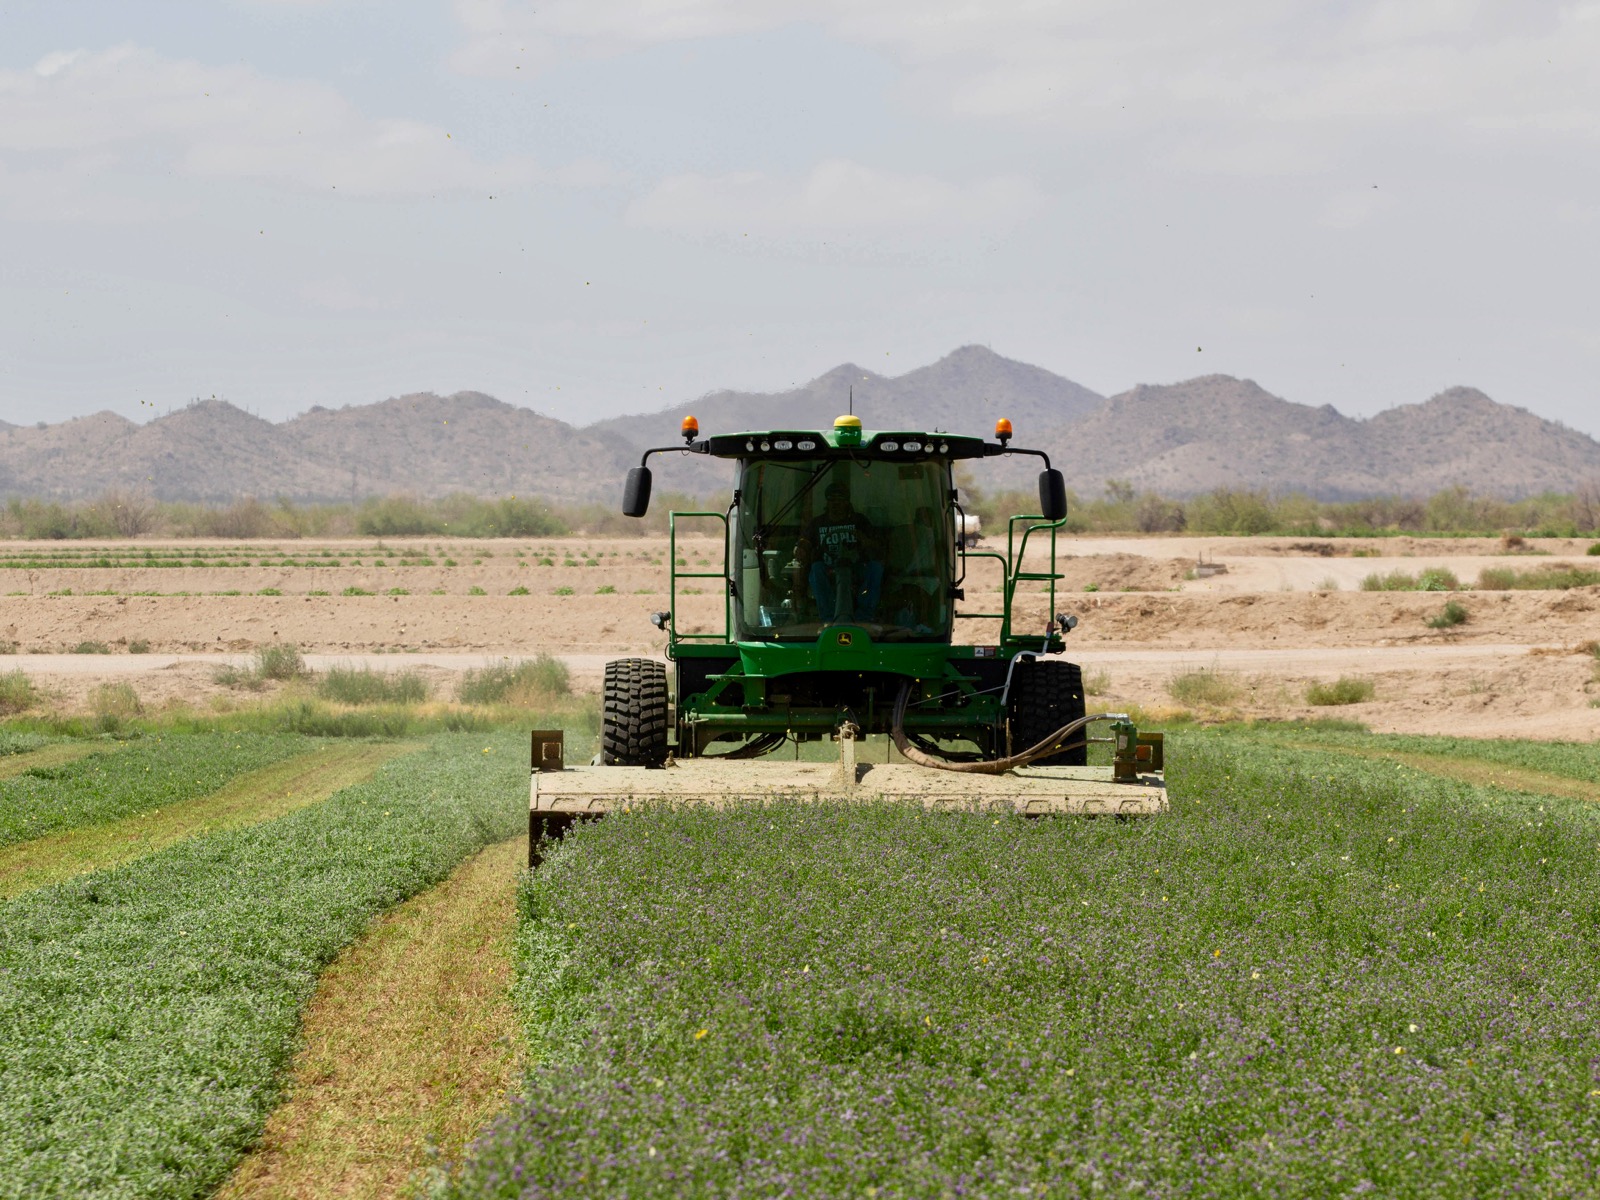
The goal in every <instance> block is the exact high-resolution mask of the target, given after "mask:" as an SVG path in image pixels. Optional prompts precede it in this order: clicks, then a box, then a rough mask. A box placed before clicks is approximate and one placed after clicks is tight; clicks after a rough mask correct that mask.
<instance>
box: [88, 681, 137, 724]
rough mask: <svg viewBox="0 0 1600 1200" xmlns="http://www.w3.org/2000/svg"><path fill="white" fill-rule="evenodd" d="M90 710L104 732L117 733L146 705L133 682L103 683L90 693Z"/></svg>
mask: <svg viewBox="0 0 1600 1200" xmlns="http://www.w3.org/2000/svg"><path fill="white" fill-rule="evenodd" d="M89 711H90V712H92V713H94V717H95V723H96V724H97V725H98V726H99V727H100V729H101V730H102V731H103V732H105V733H115V732H116V731H117V730H119V729H121V728H122V727H123V726H124V725H126V724H127V723H128V722H129V721H131V720H132V719H133V718H134V717H137V716H138V715H139V714H140V713H142V712H144V705H143V704H142V703H141V702H140V700H139V693H138V692H136V691H135V690H134V688H133V685H132V684H131V683H122V682H118V683H102V684H98V685H96V686H95V688H94V689H93V690H92V691H90V693H89Z"/></svg>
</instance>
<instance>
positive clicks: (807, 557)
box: [795, 480, 883, 625]
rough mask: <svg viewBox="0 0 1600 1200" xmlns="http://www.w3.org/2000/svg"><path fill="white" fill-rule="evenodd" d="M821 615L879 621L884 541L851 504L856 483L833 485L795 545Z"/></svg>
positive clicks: (825, 618)
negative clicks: (851, 490) (821, 510)
mask: <svg viewBox="0 0 1600 1200" xmlns="http://www.w3.org/2000/svg"><path fill="white" fill-rule="evenodd" d="M795 557H796V558H797V559H798V560H799V563H800V567H801V569H802V570H803V571H804V572H805V579H806V581H807V582H808V583H809V584H810V586H811V597H812V599H814V600H815V601H816V603H817V616H818V618H819V619H820V620H821V621H822V623H823V624H824V625H827V624H830V623H832V622H834V621H875V620H877V613H878V597H879V593H880V592H881V591H882V589H883V539H882V537H881V536H880V535H879V533H878V531H877V529H875V528H874V527H873V524H872V522H871V521H869V520H867V518H866V517H864V516H862V515H861V514H860V513H858V512H857V511H856V510H855V507H854V505H852V504H851V502H850V485H849V484H848V483H845V482H844V481H843V480H839V481H836V482H834V483H830V484H829V485H828V491H827V507H826V508H824V510H823V512H822V515H821V516H819V517H817V518H816V519H815V520H814V521H812V522H811V524H810V525H808V526H806V530H805V533H804V534H803V535H802V536H801V538H800V542H799V544H798V545H797V546H796V547H795Z"/></svg>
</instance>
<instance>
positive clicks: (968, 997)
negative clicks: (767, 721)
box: [435, 734, 1600, 1198]
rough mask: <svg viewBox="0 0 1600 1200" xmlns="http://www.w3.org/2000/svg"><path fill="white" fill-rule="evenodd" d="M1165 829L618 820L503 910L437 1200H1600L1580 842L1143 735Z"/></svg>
mask: <svg viewBox="0 0 1600 1200" xmlns="http://www.w3.org/2000/svg"><path fill="white" fill-rule="evenodd" d="M1172 761H1173V762H1174V763H1175V764H1176V765H1175V767H1174V769H1173V771H1172V772H1171V783H1172V789H1173V795H1174V806H1173V811H1172V812H1171V813H1170V814H1168V815H1167V816H1164V817H1162V818H1160V819H1155V820H1146V821H1137V822H1128V823H1119V822H1116V821H1110V820H1101V821H1088V820H1054V821H1038V822H1029V821H1023V820H1018V819H1014V818H1005V819H1000V820H998V821H997V820H995V819H994V818H992V817H989V816H983V815H979V814H976V813H965V814H950V813H945V814H927V813H923V812H921V811H918V810H912V809H907V808H899V807H893V806H890V805H882V804H879V805H863V806H856V807H834V808H825V807H821V806H802V805H795V804H774V805H765V806H762V805H756V804H752V805H749V806H746V807H742V808H738V809H735V810H733V811H731V812H723V813H711V812H697V811H679V812H668V811H651V812H645V813H637V814H631V815H627V816H622V817H613V818H609V819H607V820H606V821H604V822H601V823H599V824H597V825H594V826H588V827H584V828H582V829H581V830H579V831H577V832H576V833H575V834H574V835H573V836H572V837H571V838H570V839H569V840H568V842H567V843H565V844H564V845H563V846H561V847H560V848H559V850H558V851H557V852H556V853H555V854H554V855H553V856H552V857H551V858H550V859H549V860H548V862H547V863H546V865H545V866H544V867H542V868H541V869H540V870H539V871H538V872H537V873H536V874H535V875H534V876H532V877H531V879H530V881H529V883H528V884H527V886H526V888H525V889H524V894H523V903H524V906H525V911H524V921H523V925H522V934H521V937H522V942H521V954H520V959H521V961H520V966H519V984H518V987H519V1001H520V1003H521V1005H522V1008H523V1012H524V1015H525V1018H526V1021H527V1025H528V1030H529V1036H530V1044H531V1050H532V1057H533V1059H534V1061H535V1066H534V1067H533V1068H532V1070H531V1071H530V1073H529V1076H528V1080H527V1086H526V1094H525V1095H524V1097H523V1098H521V1099H519V1100H518V1101H516V1102H515V1103H514V1104H513V1105H512V1106H511V1108H510V1109H509V1110H508V1111H507V1112H506V1113H505V1114H504V1116H503V1117H502V1118H501V1119H500V1120H499V1121H497V1122H496V1123H495V1124H494V1125H493V1126H492V1127H491V1128H490V1129H489V1130H488V1131H487V1132H486V1133H485V1134H484V1135H483V1137H482V1138H481V1139H480V1140H479V1142H478V1143H477V1144H476V1145H475V1146H474V1147H473V1148H472V1149H471V1150H470V1152H469V1154H468V1156H467V1159H466V1161H465V1162H464V1163H462V1164H459V1165H458V1166H457V1168H456V1170H455V1173H454V1174H453V1176H452V1177H451V1178H450V1179H449V1180H448V1181H443V1182H440V1183H438V1184H436V1186H435V1191H436V1193H437V1194H438V1195H440V1196H450V1197H462V1198H467V1197H473V1198H478V1197H544V1196H571V1195H595V1196H657V1195H661V1196H667V1195H672V1196H680V1195H681V1196H695V1195H706V1196H829V1197H832V1196H875V1197H891V1196H894V1197H900V1196H905V1197H923V1196H942V1195H952V1196H1002V1195H1003V1196H1017V1195H1049V1196H1079V1195H1082V1196H1089V1195H1101V1194H1124V1193H1126V1194H1139V1195H1142V1196H1160V1197H1186V1196H1246V1195H1274V1196H1343V1195H1358V1194H1363V1193H1367V1192H1370V1193H1373V1194H1375V1195H1381V1196H1385V1197H1394V1196H1408V1197H1409V1196H1438V1197H1460V1196H1488V1195H1506V1194H1512V1193H1520V1194H1524V1195H1540V1196H1557V1195H1560V1196H1566V1195H1570V1196H1579V1195H1592V1194H1594V1193H1595V1192H1596V1191H1597V1189H1600V1177H1597V1168H1600V1028H1597V1026H1596V1021H1595V1008H1596V1005H1597V1003H1600V953H1597V950H1600V945H1597V940H1600V879H1597V875H1596V872H1595V870H1594V865H1593V864H1594V862H1595V854H1596V850H1597V848H1600V814H1597V813H1596V812H1594V811H1593V810H1592V806H1585V805H1584V804H1582V803H1580V802H1572V801H1560V800H1553V799H1548V798H1537V797H1523V796H1514V795H1507V794H1504V793H1491V792H1487V791H1483V790H1479V789H1474V788H1471V787H1467V786H1465V785H1460V784H1454V783H1450V782H1446V781H1442V780H1432V779H1429V778H1427V777H1422V776H1419V775H1417V774H1416V773H1414V772H1409V771H1403V770H1401V769H1398V768H1394V767H1393V766H1392V765H1391V764H1387V763H1372V762H1365V761H1353V760H1349V759H1343V758H1339V757H1337V756H1333V755H1325V754H1309V753H1305V752H1289V751H1285V750H1282V749H1274V748H1272V747H1270V746H1267V745H1263V744H1260V743H1258V742H1256V741H1252V740H1251V739H1248V738H1245V737H1233V736H1223V735H1217V734H1207V735H1187V736H1183V737H1181V738H1175V739H1174V745H1173V752H1172Z"/></svg>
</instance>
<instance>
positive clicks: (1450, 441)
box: [0, 346, 1600, 503]
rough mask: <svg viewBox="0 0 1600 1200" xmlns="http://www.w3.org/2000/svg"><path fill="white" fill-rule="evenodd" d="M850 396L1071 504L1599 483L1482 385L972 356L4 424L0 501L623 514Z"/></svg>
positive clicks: (1592, 451)
mask: <svg viewBox="0 0 1600 1200" xmlns="http://www.w3.org/2000/svg"><path fill="white" fill-rule="evenodd" d="M852 389H853V391H854V403H855V411H856V412H857V413H858V414H860V415H861V417H862V419H863V420H864V421H865V422H866V424H867V426H868V427H869V428H879V429H895V428H899V429H918V428H923V429H944V430H949V431H952V432H972V433H984V434H987V433H989V432H990V431H991V430H992V429H993V428H994V421H995V419H996V418H997V417H1002V416H1004V417H1009V418H1010V419H1011V421H1012V423H1013V424H1014V425H1015V427H1016V429H1017V442H1018V443H1019V444H1023V445H1028V446H1033V447H1038V448H1040V449H1043V450H1046V451H1048V452H1049V453H1050V455H1051V456H1052V458H1053V459H1054V460H1055V462H1056V465H1058V466H1060V467H1061V468H1062V469H1063V470H1064V471H1065V473H1066V475H1067V479H1068V483H1069V486H1071V487H1072V488H1073V489H1074V490H1076V491H1077V492H1078V493H1079V494H1080V495H1095V494H1098V492H1099V490H1100V488H1101V487H1102V486H1103V485H1104V483H1105V481H1106V480H1108V479H1123V480H1127V481H1128V482H1129V483H1131V484H1132V485H1133V486H1134V487H1135V488H1138V489H1140V490H1144V489H1149V490H1152V491H1158V492H1161V493H1163V494H1165V495H1169V496H1185V495H1193V494H1195V493H1198V492H1204V491H1209V490H1210V489H1212V488H1215V487H1222V486H1230V487H1251V488H1264V489H1267V490H1270V491H1277V492H1284V491H1301V492H1306V493H1309V494H1311V495H1314V496H1317V497H1320V498H1323V499H1342V498H1353V497H1358V496H1369V495H1383V494H1388V495H1424V494H1428V493H1431V492H1434V491H1437V490H1439V489H1441V488H1445V487H1449V486H1453V485H1457V484H1460V485H1464V486H1466V487H1469V488H1471V489H1473V490H1474V491H1479V492H1486V493H1495V494H1500V495H1508V496H1520V495H1528V494H1532V493H1537V492H1541V491H1546V490H1552V491H1572V490H1575V489H1576V488H1578V487H1579V486H1581V485H1584V484H1587V483H1593V482H1595V481H1600V442H1596V441H1595V440H1594V439H1593V438H1590V437H1588V436H1586V435H1584V434H1582V433H1578V432H1576V431H1574V430H1571V429H1568V428H1566V427H1565V426H1563V425H1560V424H1557V423H1555V422H1551V421H1546V420H1544V419H1542V418H1540V417H1537V416H1535V415H1534V414H1532V413H1530V412H1527V411H1526V410H1524V409H1520V408H1513V407H1511V406H1509V405H1504V404H1499V403H1496V402H1495V401H1494V400H1491V399H1490V398H1489V397H1488V396H1485V395H1484V394H1483V393H1482V392H1480V391H1477V390H1475V389H1473V388H1466V387H1456V388H1451V389H1449V390H1448V391H1445V392H1441V393H1440V394H1439V395H1437V396H1434V397H1433V398H1432V399H1430V400H1427V401H1426V402H1424V403H1420V404H1408V405H1401V406H1399V407H1397V408H1393V409H1389V410H1388V411H1386V412H1382V413H1379V414H1378V415H1377V416H1375V417H1371V418H1368V419H1365V420H1362V419H1356V418H1351V417H1346V416H1344V415H1342V414H1340V413H1339V412H1338V411H1336V410H1335V409H1334V408H1332V407H1331V406H1327V405H1324V406H1322V407H1320V408H1313V407H1311V406H1309V405H1304V404H1295V403H1292V402H1291V401H1288V400H1284V399H1281V398H1280V397H1277V396H1274V395H1272V394H1271V393H1270V392H1267V391H1265V390H1264V389H1262V388H1261V387H1259V386H1257V385H1256V384H1255V383H1254V382H1252V381H1251V380H1248V379H1243V380H1242V379H1234V378H1232V377H1231V376H1227V375H1207V376H1202V377H1200V378H1198V379H1190V380H1186V381H1185V382H1183V383H1174V384H1165V385H1160V386H1150V385H1140V386H1138V387H1135V388H1132V389H1131V390H1129V391H1125V392H1121V393H1119V394H1118V395H1115V396H1111V397H1109V398H1107V397H1104V396H1101V395H1099V394H1097V393H1095V392H1092V391H1090V390H1089V389H1088V388H1085V387H1083V386H1081V385H1079V384H1077V383H1074V382H1072V381H1071V380H1070V379H1065V378H1063V377H1061V376H1059V375H1054V374H1052V373H1051V372H1049V371H1046V370H1043V369H1041V368H1039V367H1034V366H1029V365H1028V364H1026V363H1020V362H1015V361H1013V360H1011V359H1007V358H1004V357H1002V356H1000V355H998V354H995V353H993V352H992V351H990V350H987V349H985V348H983V347H981V346H965V347H962V348H961V349H959V350H956V351H955V352H953V353H951V354H949V355H947V356H946V357H944V358H942V359H940V360H939V361H938V362H936V363H933V364H931V365H929V366H926V367H919V368H917V369H916V370H914V371H910V372H908V373H906V374H904V375H898V376H892V377H891V376H884V375H879V374H876V373H875V372H873V371H870V370H866V369H864V368H861V367H857V366H855V365H854V364H850V363H846V364H844V365H842V366H839V367H835V368H834V369H833V370H831V371H829V372H827V373H826V374H824V375H821V376H818V377H817V378H816V379H814V380H812V381H811V382H810V383H807V384H805V385H803V386H802V387H799V388H795V389H793V390H791V391H787V392H779V393H754V392H732V391H723V392H712V393H710V394H708V395H706V396H703V397H701V398H700V399H698V400H695V401H692V402H688V403H684V404H679V405H676V406H674V407H672V408H669V409H666V410H663V411H658V412H653V413H644V414H639V415H635V416H625V417H614V418H611V419H608V420H605V421H600V422H597V423H595V424H592V425H587V426H581V427H580V426H574V425H571V424H568V423H567V422H565V421H559V420H556V419H555V418H553V417H547V416H543V415H541V414H539V413H536V412H534V411H532V410H531V409H527V408H519V407H516V406H514V405H510V404H506V403H503V402H502V401H499V400H496V399H494V398H493V397H492V396H486V395H484V394H482V393H481V392H457V393H455V394H454V395H450V396H438V395H434V394H432V393H419V394H416V395H408V396H400V397H396V398H393V399H389V400H384V401H382V402H380V403H376V404H363V405H351V406H346V407H344V408H340V409H328V408H321V407H316V408H312V409H311V410H310V411H308V412H305V413H303V414H301V415H300V416H298V417H295V418H293V419H292V420H288V421H283V422H279V423H274V422H270V421H265V420H262V419H261V418H259V417H255V416H252V415H250V414H249V413H246V412H244V411H243V410H241V409H239V408H236V407H234V406H233V405H231V404H228V403H226V402H224V401H219V400H205V401H198V402H196V403H193V404H190V405H189V406H187V407H185V408H183V409H180V410H178V411H176V412H173V413H170V414H169V415H167V416H163V417H158V418H156V419H154V420H151V421H149V422H147V423H146V424H143V425H139V424H135V423H134V422H132V421H129V420H127V419H126V418H124V417H121V416H118V415H116V414H115V413H111V412H101V413H96V414H94V415H93V416H87V417H79V418H75V419H73V420H69V421H63V422H60V423H59V424H55V425H44V426H15V425H8V424H7V423H5V422H4V421H0V497H11V496H21V497H39V498H49V499H80V498H86V497H91V496H97V495H100V494H103V493H105V492H108V491H113V490H122V491H132V492H139V493H144V494H148V495H150V496H153V497H155V498H157V499H163V500H194V501H226V500H232V499H236V498H239V497H242V496H262V497H272V496H283V497H286V498H289V499H293V500H299V501H308V500H348V499H351V498H352V497H357V498H360V497H365V496H370V495H382V494H389V493H395V492H408V493H413V494H417V495H423V496H437V495H443V494H446V493H450V492H473V493H476V494H479V495H507V494H514V495H532V496H542V497H545V498H547V499H550V500H556V501H562V502H569V503H570V502H576V501H593V500H599V501H603V502H607V503H611V502H614V501H615V500H616V498H617V494H618V492H619V490H620V485H621V479H622V476H623V473H624V472H625V471H626V469H627V468H628V467H629V466H631V465H633V464H634V463H636V462H637V461H638V456H639V452H640V450H641V449H643V448H644V447H646V446H664V445H674V444H677V441H678V437H677V433H678V425H679V422H680V420H681V419H682V417H683V416H684V415H686V414H687V413H690V412H692V413H694V414H695V415H696V416H697V417H698V418H699V420H700V427H701V429H702V430H703V431H704V432H706V433H711V432H718V431H728V430H740V429H762V428H774V427H777V428H790V429H795V428H815V427H825V426H827V425H830V424H831V423H832V421H833V418H834V417H835V416H837V415H838V414H839V413H840V412H843V411H844V409H845V407H846V405H847V404H848V403H849V396H850V393H851V391H852ZM658 461H659V468H660V469H659V470H658V471H657V487H658V488H662V489H670V490H673V491H688V492H694V493H698V494H710V493H712V492H715V491H719V490H721V489H722V488H724V487H726V485H727V480H728V476H729V471H728V467H727V465H726V464H721V463H715V462H708V461H705V460H699V459H689V458H678V459H674V458H671V457H668V458H665V459H662V460H658ZM1035 469H1036V465H1035V463H1034V461H1033V460H1022V461H1021V462H1017V463H1008V462H1007V461H1005V460H994V461H990V462H987V463H984V464H982V473H981V474H980V476H979V479H978V482H979V483H981V484H989V485H991V486H995V485H1006V484H1013V483H1018V482H1022V481H1024V480H1025V479H1026V478H1027V476H1028V475H1030V474H1031V473H1032V472H1033V471H1034V470H1035Z"/></svg>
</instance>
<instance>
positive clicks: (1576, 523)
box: [0, 479, 1600, 539]
mask: <svg viewBox="0 0 1600 1200" xmlns="http://www.w3.org/2000/svg"><path fill="white" fill-rule="evenodd" d="M959 482H960V483H961V495H962V503H963V504H964V506H965V508H966V511H968V512H969V513H975V514H976V515H978V516H979V517H981V518H982V520H983V525H984V530H985V532H986V533H988V534H991V535H994V534H999V533H1002V532H1003V530H1004V526H1005V522H1006V519H1007V518H1008V517H1010V516H1012V515H1013V514H1018V513H1030V512H1033V511H1034V510H1035V509H1036V508H1037V506H1038V500H1037V498H1036V497H1035V496H1034V495H1033V494H1032V493H1031V492H1025V491H985V490H983V489H980V488H978V487H977V486H975V485H974V484H973V483H972V482H971V480H970V479H961V480H959ZM726 507H727V497H725V496H723V497H719V498H713V499H709V500H704V499H697V498H695V497H693V496H688V495H684V494H681V493H675V492H665V493H662V494H660V495H658V496H657V497H656V499H655V502H654V503H653V504H652V505H651V508H650V515H649V516H648V517H645V518H644V519H643V520H634V519H632V518H630V517H624V516H623V515H622V514H621V513H620V512H619V511H618V510H617V508H616V507H615V506H613V505H606V504H578V505H563V504H552V503H550V502H548V501H545V500H540V499H536V498H531V497H523V496H502V497H498V498H484V497H480V496H469V495H466V494H464V493H458V494H456V495H451V496H442V497H438V498H435V499H424V498H421V497H417V496H405V495H397V496H382V497H373V498H370V499H367V500H364V501H362V502H360V503H357V504H351V503H322V504H317V503H296V502H294V501H291V500H287V499H282V498H279V499H275V500H261V499H257V498H255V497H247V498H245V499H241V500H236V501H233V502H232V503H228V504H195V503H177V502H170V501H157V500H151V499H149V498H148V497H142V496H137V495H132V494H129V493H122V492H111V493H108V494H106V495H104V496H101V497H99V498H98V499H95V500H85V501H75V502H65V503H64V502H58V501H50V500H23V499H13V500H10V501H8V502H7V503H6V504H5V506H4V507H3V508H0V538H26V539H50V538H57V539H65V538H91V539H106V538H136V537H163V538H300V537H318V538H327V537H353V536H364V537H407V536H430V537H468V538H492V537H558V536H560V535H562V534H568V533H587V534H597V535H612V536H627V535H629V534H651V533H664V532H665V531H666V528H667V514H668V513H669V512H670V511H672V510H673V509H678V510H686V509H711V510H715V511H719V512H720V511H722V510H723V509H725V508H726ZM1067 528H1068V530H1069V531H1071V532H1073V533H1192V534H1282V535H1285V536H1298V537H1315V536H1322V537H1341V536H1342V537H1382V536H1386V535H1392V534H1401V533H1411V534H1438V535H1445V536H1468V535H1485V536H1494V535H1499V534H1504V533H1516V534H1519V535H1521V536H1524V537H1592V536H1600V484H1597V485H1591V486H1588V487H1584V488H1580V489H1579V490H1578V491H1576V492H1572V493H1558V492H1547V493H1545V494H1543V495H1539V496H1529V497H1526V498H1524V499H1521V500H1506V499H1502V498H1500V497H1497V496H1483V495H1478V494H1476V493H1473V492H1471V491H1469V490H1468V489H1466V488H1463V487H1454V488H1446V489H1445V490H1444V491H1442V492H1436V493H1434V494H1433V495H1431V496H1426V497H1406V496H1375V497H1372V498H1369V499H1364V500H1316V499H1313V498H1312V497H1310V496H1306V495H1302V494H1300V493H1296V492H1291V493H1287V494H1282V495H1279V494H1274V493H1270V492H1265V491H1252V490H1249V489H1244V488H1218V489H1216V490H1215V491H1211V492H1207V493H1205V494H1204V495H1200V496H1193V497H1189V498H1185V499H1171V498H1169V497H1166V496H1161V495H1158V494H1157V493H1155V492H1138V491H1136V490H1135V489H1134V488H1133V487H1132V486H1130V485H1129V484H1127V483H1124V482H1121V481H1119V480H1111V481H1110V482H1109V483H1107V484H1106V487H1105V490H1104V492H1103V493H1102V494H1101V495H1100V496H1098V497H1096V498H1094V499H1089V500H1084V499H1081V498H1080V497H1078V496H1076V495H1073V494H1071V493H1069V495H1068V516H1067Z"/></svg>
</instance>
